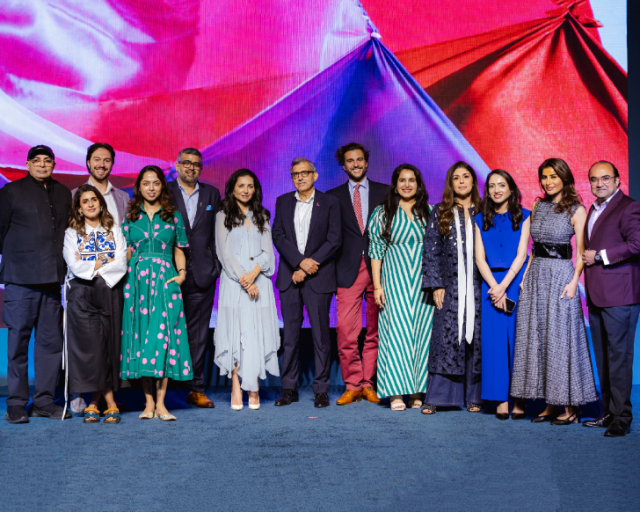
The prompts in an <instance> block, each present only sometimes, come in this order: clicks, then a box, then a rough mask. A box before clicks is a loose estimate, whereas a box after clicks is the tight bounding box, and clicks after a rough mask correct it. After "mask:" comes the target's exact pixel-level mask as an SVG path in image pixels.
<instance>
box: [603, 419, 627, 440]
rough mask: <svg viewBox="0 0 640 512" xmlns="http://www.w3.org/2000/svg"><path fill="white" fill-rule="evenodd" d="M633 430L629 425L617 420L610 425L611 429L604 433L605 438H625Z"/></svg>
mask: <svg viewBox="0 0 640 512" xmlns="http://www.w3.org/2000/svg"><path fill="white" fill-rule="evenodd" d="M630 431H631V429H630V428H629V425H625V424H624V423H622V422H621V421H620V420H615V421H613V422H612V423H611V425H609V428H608V429H607V431H606V432H605V433H604V436H605V437H624V436H626V435H627V434H628V433H629V432H630Z"/></svg>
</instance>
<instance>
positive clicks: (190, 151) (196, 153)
mask: <svg viewBox="0 0 640 512" xmlns="http://www.w3.org/2000/svg"><path fill="white" fill-rule="evenodd" d="M182 155H194V156H197V157H199V158H200V160H202V153H200V151H198V150H197V149H196V148H185V149H183V150H182V151H180V153H178V158H177V161H178V162H179V161H180V160H181V159H182Z"/></svg>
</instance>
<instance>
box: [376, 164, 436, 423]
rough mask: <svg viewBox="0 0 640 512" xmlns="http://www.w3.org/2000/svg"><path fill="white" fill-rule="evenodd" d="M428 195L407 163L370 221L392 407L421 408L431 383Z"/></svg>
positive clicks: (381, 390)
mask: <svg viewBox="0 0 640 512" xmlns="http://www.w3.org/2000/svg"><path fill="white" fill-rule="evenodd" d="M430 210H431V208H430V207H429V196H428V194H427V190H426V188H425V186H424V181H423V180H422V175H421V174H420V171H419V170H418V169H417V168H416V167H414V166H413V165H408V164H403V165H400V166H398V167H397V168H396V169H395V170H394V171H393V177H392V178H391V186H390V187H389V191H388V192H387V196H386V197H385V200H384V203H383V204H382V205H380V206H378V207H377V208H376V209H375V211H374V212H373V214H372V216H371V220H370V221H369V237H370V238H371V244H370V246H369V256H370V257H371V269H372V274H373V286H374V297H375V300H376V304H378V306H379V307H380V317H379V327H378V329H379V335H380V347H379V351H378V396H380V397H381V398H383V397H390V400H391V409H392V410H394V411H404V410H405V409H406V407H407V406H406V405H405V403H404V401H403V399H402V396H403V395H409V402H408V405H409V407H411V408H414V409H419V408H420V407H421V405H422V402H421V400H420V398H421V396H422V393H424V392H425V391H426V387H427V360H428V355H429V341H430V340H431V324H432V322H433V306H431V305H429V303H428V302H427V297H428V294H427V293H426V292H425V291H423V290H422V273H421V272H422V244H423V240H424V233H425V228H426V225H427V222H428V220H429V212H430Z"/></svg>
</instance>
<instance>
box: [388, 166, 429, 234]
mask: <svg viewBox="0 0 640 512" xmlns="http://www.w3.org/2000/svg"><path fill="white" fill-rule="evenodd" d="M404 170H407V171H411V172H413V175H414V176H415V178H416V183H417V185H418V189H417V190H416V195H415V199H416V202H415V203H414V205H413V209H412V212H413V215H414V217H415V218H416V219H417V220H420V221H422V222H423V223H424V224H426V223H427V221H428V220H429V193H428V192H427V188H426V187H425V185H424V180H423V179H422V174H421V173H420V170H419V169H418V168H417V167H416V166H415V165H411V164H401V165H399V166H398V167H396V168H395V169H394V171H393V175H392V176H391V185H389V189H388V190H387V194H386V196H385V198H384V201H383V203H382V207H383V210H384V218H385V226H384V231H383V232H382V234H381V235H380V236H382V238H383V239H385V240H386V241H387V242H388V241H390V240H391V225H392V224H393V218H394V217H395V215H396V213H397V212H398V207H399V206H400V194H398V191H397V187H398V179H399V178H400V173H401V172H402V171H404Z"/></svg>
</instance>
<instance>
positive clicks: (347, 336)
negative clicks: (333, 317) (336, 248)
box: [337, 256, 378, 390]
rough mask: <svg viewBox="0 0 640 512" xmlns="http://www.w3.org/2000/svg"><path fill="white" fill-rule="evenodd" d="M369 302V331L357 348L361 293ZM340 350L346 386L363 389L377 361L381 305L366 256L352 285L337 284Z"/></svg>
mask: <svg viewBox="0 0 640 512" xmlns="http://www.w3.org/2000/svg"><path fill="white" fill-rule="evenodd" d="M363 295H364V299H365V301H366V302H367V309H366V315H367V335H366V337H365V340H364V347H363V348H362V359H361V358H360V353H359V351H358V336H359V335H360V331H361V330H362V297H363ZM337 305H338V307H337V309H338V325H337V332H338V354H339V355H340V368H341V369H342V378H343V380H344V381H345V383H346V384H347V389H354V390H360V389H362V388H365V387H371V386H372V382H371V381H372V379H373V376H374V375H375V373H376V367H377V363H378V306H376V302H375V300H374V298H373V282H372V281H371V277H370V276H369V272H368V271H367V266H366V264H365V262H364V256H363V257H362V261H361V262H360V269H359V270H358V277H357V278H356V280H355V282H354V283H353V285H351V287H350V288H338V293H337Z"/></svg>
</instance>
